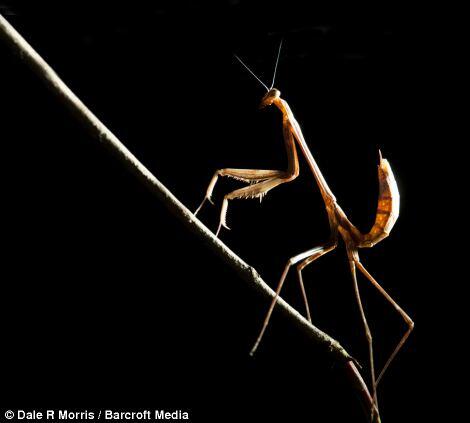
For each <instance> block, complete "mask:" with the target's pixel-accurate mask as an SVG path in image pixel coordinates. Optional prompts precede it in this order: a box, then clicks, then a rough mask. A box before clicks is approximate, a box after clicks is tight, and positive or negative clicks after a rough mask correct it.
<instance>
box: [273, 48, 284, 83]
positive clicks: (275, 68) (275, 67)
mask: <svg viewBox="0 0 470 423" xmlns="http://www.w3.org/2000/svg"><path fill="white" fill-rule="evenodd" d="M282 41H283V40H281V42H280V43H279V50H278V51H277V59H276V64H275V65H274V75H273V82H272V84H271V88H270V90H271V89H272V88H273V87H274V81H275V80H276V72H277V64H278V63H279V56H280V55H281V47H282Z"/></svg>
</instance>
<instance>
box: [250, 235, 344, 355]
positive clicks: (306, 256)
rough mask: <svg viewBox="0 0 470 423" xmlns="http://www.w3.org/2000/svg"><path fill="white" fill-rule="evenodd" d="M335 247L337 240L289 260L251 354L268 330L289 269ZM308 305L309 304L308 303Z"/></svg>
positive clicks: (314, 258)
mask: <svg viewBox="0 0 470 423" xmlns="http://www.w3.org/2000/svg"><path fill="white" fill-rule="evenodd" d="M335 247H336V242H329V243H327V244H324V245H321V246H319V247H315V248H312V249H310V250H308V251H305V252H304V253H301V254H298V255H296V256H294V257H292V258H290V259H289V260H288V262H287V264H286V267H285V268H284V272H282V275H281V279H280V281H279V283H278V285H277V289H276V295H275V296H274V298H273V300H272V302H271V305H270V306H269V309H268V312H267V314H266V317H265V319H264V322H263V326H262V328H261V331H260V333H259V335H258V338H257V339H256V342H255V344H254V346H253V348H252V349H251V351H250V355H253V354H254V353H255V352H256V350H257V348H258V345H259V343H260V342H261V339H262V338H263V335H264V332H265V331H266V328H267V327H268V324H269V320H270V318H271V314H272V312H273V310H274V306H275V305H276V302H277V300H278V298H279V294H280V292H281V289H282V285H284V281H285V279H286V277H287V274H288V273H289V269H290V268H291V267H292V266H294V265H296V264H298V263H300V262H302V263H303V262H305V261H307V260H309V263H311V262H313V261H314V260H316V259H317V258H319V257H321V256H322V255H323V254H325V253H327V252H329V251H331V250H333V249H334V248H335ZM307 264H308V263H307ZM304 267H305V266H304ZM307 307H308V304H307Z"/></svg>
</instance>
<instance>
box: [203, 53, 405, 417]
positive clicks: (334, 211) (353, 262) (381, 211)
mask: <svg viewBox="0 0 470 423" xmlns="http://www.w3.org/2000/svg"><path fill="white" fill-rule="evenodd" d="M278 57H279V56H278ZM239 60H240V59H239ZM240 62H241V60H240ZM241 63H242V64H243V65H244V66H245V67H246V68H247V69H248V70H249V71H250V72H251V73H253V72H252V71H251V70H250V69H249V68H248V67H247V66H246V65H245V64H244V63H243V62H241ZM253 75H254V74H253ZM254 76H255V77H256V75H254ZM256 78H257V77H256ZM257 79H258V78H257ZM273 80H274V78H273ZM260 82H261V83H262V81H260ZM262 84H263V85H264V83H262ZM264 86H265V85H264ZM265 87H266V86H265ZM266 89H267V90H268V92H267V94H266V95H264V96H263V98H262V100H261V104H260V107H266V106H270V105H275V106H276V107H277V108H278V109H279V110H280V111H281V113H282V116H283V118H282V124H283V134H284V140H285V146H286V152H287V162H288V166H287V169H286V170H285V171H281V170H260V169H220V170H217V171H216V172H215V174H214V176H213V177H212V179H211V182H210V184H209V186H208V188H207V192H206V195H205V197H204V199H203V201H202V203H201V205H200V206H199V208H198V209H197V210H196V212H195V213H197V212H198V211H199V210H200V209H201V207H202V205H203V204H204V202H205V201H206V200H208V201H211V196H212V191H213V189H214V187H215V184H216V182H217V178H218V177H219V176H229V177H232V178H236V179H240V180H242V181H245V182H249V183H250V184H251V185H250V186H247V187H244V188H241V189H238V190H235V191H232V192H230V193H228V194H226V195H225V196H224V200H223V203H222V208H221V213H220V222H219V227H218V229H217V234H218V233H219V231H220V229H221V227H222V226H223V227H225V228H227V226H226V214H227V208H228V201H229V200H233V199H237V198H238V199H241V198H260V199H261V198H262V197H263V196H264V195H266V193H267V192H268V191H269V190H271V189H273V188H274V187H276V186H278V185H281V184H283V183H287V182H290V181H292V180H294V179H295V178H296V177H297V176H298V174H299V163H298V157H297V150H296V143H295V142H297V145H298V146H299V148H300V150H301V151H302V154H303V156H304V158H305V160H306V161H307V164H308V165H309V167H310V169H311V171H312V173H313V176H314V178H315V181H316V182H317V185H318V187H319V189H320V193H321V195H322V198H323V201H324V203H325V208H326V212H327V214H328V221H329V225H330V229H331V235H330V238H329V240H328V241H327V242H325V243H324V244H322V245H320V246H317V247H315V248H312V249H310V250H308V251H305V252H303V253H300V254H298V255H296V256H294V257H291V258H290V259H289V260H288V262H287V264H286V266H285V268H284V271H283V273H282V276H281V279H280V281H279V283H278V286H277V289H276V296H275V298H274V299H273V301H272V302H271V305H270V307H269V309H268V312H267V314H266V318H265V320H264V322H263V326H262V328H261V331H260V334H259V336H258V338H257V340H256V342H255V345H254V346H253V348H252V350H251V354H253V353H254V352H255V351H256V349H257V347H258V345H259V343H260V341H261V339H262V337H263V335H264V332H265V330H266V328H267V326H268V323H269V320H270V318H271V314H272V311H273V309H274V306H275V304H276V302H277V298H278V296H279V294H280V291H281V289H282V286H283V284H284V281H285V279H286V276H287V274H288V272H289V270H290V268H291V267H292V266H295V267H296V268H297V274H298V278H299V282H300V288H301V292H302V296H303V299H304V304H305V308H306V314H307V318H308V320H309V321H312V320H311V316H310V308H309V305H308V300H307V296H306V293H305V288H304V283H303V279H302V270H303V269H304V268H305V267H306V266H307V265H309V264H311V263H313V262H314V261H315V260H316V259H318V258H319V257H321V256H322V255H324V254H326V253H328V252H330V251H332V250H334V249H335V248H336V246H337V244H338V234H339V235H340V236H341V238H342V239H343V240H344V242H345V245H346V250H347V255H348V260H349V265H350V270H351V275H352V278H353V283H354V292H355V295H356V301H357V303H358V306H359V310H360V314H361V318H362V321H363V325H364V330H365V334H366V338H367V341H368V346H369V365H370V370H371V386H372V389H373V398H374V404H375V406H374V407H373V409H372V410H371V414H372V416H371V418H372V420H374V417H376V418H377V421H379V420H380V417H379V413H378V404H377V396H376V386H377V384H378V383H379V381H380V379H381V378H382V376H383V374H384V372H385V371H386V370H387V368H388V366H389V365H390V363H391V362H392V360H393V359H394V358H395V356H396V354H397V353H398V351H399V350H400V348H401V347H402V346H403V344H404V343H405V341H406V339H407V338H408V336H409V335H410V333H411V331H412V329H413V327H414V323H413V321H412V320H411V318H410V317H409V316H408V315H407V314H406V313H405V312H404V311H403V310H402V309H401V307H400V306H399V305H398V304H397V303H396V302H395V301H394V300H393V299H392V298H391V297H390V295H389V294H388V293H387V292H386V291H385V290H384V289H383V288H382V286H381V285H380V284H379V283H378V282H377V281H376V280H375V279H374V278H373V276H372V275H371V274H370V273H369V272H368V271H367V269H366V268H365V267H364V265H363V264H362V263H361V262H360V259H359V253H358V250H359V248H370V247H373V246H374V245H375V244H377V243H378V242H380V241H381V240H382V239H384V238H386V237H387V236H388V235H389V233H390V231H391V229H392V228H393V226H394V224H395V222H396V220H397V218H398V214H399V205H400V195H399V192H398V187H397V184H396V181H395V177H394V175H393V172H392V169H391V167H390V164H389V163H388V161H387V160H385V159H383V158H382V155H380V161H379V165H378V178H379V198H378V205H377V212H376V218H375V222H374V224H373V226H372V228H371V230H370V231H369V232H368V233H367V234H363V233H361V232H360V231H359V230H358V229H357V228H356V227H355V226H354V225H353V224H352V223H351V222H350V221H349V219H348V218H347V216H346V214H345V213H344V211H343V210H342V209H341V207H340V206H339V205H338V203H337V201H336V198H335V196H334V195H333V192H332V191H331V189H330V188H329V186H328V184H327V182H326V180H325V178H324V177H323V174H322V173H321V171H320V169H319V167H318V165H317V163H316V161H315V159H314V157H313V155H312V153H311V151H310V149H309V147H308V145H307V143H306V142H305V139H304V136H303V134H302V131H301V129H300V125H299V124H298V122H297V120H296V119H295V117H294V115H293V113H292V111H291V109H290V107H289V105H288V104H287V102H286V101H285V100H283V99H282V98H281V93H280V91H279V90H277V89H275V88H271V89H268V88H267V87H266ZM356 269H359V271H360V272H361V273H362V274H363V275H364V276H365V277H366V278H367V279H368V280H369V281H370V283H371V284H372V285H373V286H374V287H375V288H376V289H377V290H378V291H379V292H380V293H381V294H382V295H383V296H384V297H385V299H386V300H387V301H388V302H389V303H390V304H391V305H392V306H393V307H394V308H395V310H396V311H397V312H398V313H399V314H400V315H401V316H402V317H403V319H404V320H405V322H406V324H407V325H408V329H407V331H406V333H405V334H404V335H403V336H402V338H401V339H400V342H399V343H398V344H397V346H396V347H395V349H394V350H393V352H392V354H391V355H390V357H389V358H388V360H387V361H386V363H385V365H384V367H383V368H382V370H381V372H380V374H379V376H378V378H377V379H376V377H375V370H374V369H375V367H374V357H373V348H372V335H371V331H370V329H369V325H368V322H367V319H366V316H365V313H364V309H363V306H362V301H361V297H360V293H359V287H358V283H357V277H356Z"/></svg>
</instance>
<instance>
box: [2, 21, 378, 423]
mask: <svg viewBox="0 0 470 423" xmlns="http://www.w3.org/2000/svg"><path fill="white" fill-rule="evenodd" d="M0 38H1V39H3V41H4V42H5V43H6V45H7V46H9V47H10V48H11V49H12V50H13V51H14V52H15V53H16V54H18V55H19V57H20V59H21V60H22V61H24V62H25V63H26V64H27V65H28V66H29V67H30V68H31V70H32V71H33V72H34V73H35V74H36V75H37V76H38V77H39V78H40V79H41V80H42V82H44V83H45V84H46V86H47V87H48V88H49V89H50V90H51V91H52V92H53V93H54V94H55V95H56V96H57V97H58V98H59V100H60V101H61V102H62V103H63V104H64V106H66V107H67V108H68V109H69V110H70V111H71V112H72V114H73V115H74V116H75V117H76V118H77V119H78V120H79V121H80V122H81V123H82V124H83V126H84V127H85V128H86V129H87V130H88V131H89V132H90V134H91V135H92V136H93V137H95V138H97V139H98V140H99V141H100V142H102V143H103V144H105V145H106V146H107V147H109V149H110V151H112V152H113V153H114V154H115V155H116V156H117V157H118V158H119V159H120V160H121V161H122V162H123V163H124V164H125V165H126V167H127V168H128V169H129V170H130V171H131V172H132V173H133V174H135V175H136V176H137V177H138V178H139V179H141V181H142V182H143V183H144V184H145V185H146V186H147V187H148V188H149V189H150V191H151V192H152V193H154V194H155V195H156V196H157V197H158V198H159V199H160V201H162V202H163V203H164V204H165V206H166V207H167V208H168V209H169V210H170V211H171V212H172V214H174V215H175V216H176V217H177V218H178V219H180V220H181V221H182V222H183V223H184V224H185V225H186V227H187V228H188V229H189V230H190V231H191V232H193V233H194V234H195V235H197V236H198V237H199V238H201V241H203V242H204V243H206V244H207V245H208V246H209V248H211V249H212V250H213V251H214V252H215V253H216V254H217V255H218V256H219V257H220V258H222V259H223V260H224V261H225V262H226V263H227V264H228V265H229V266H230V267H232V268H233V269H234V270H235V271H236V272H237V273H238V274H239V275H240V277H241V278H242V279H243V280H244V281H245V282H247V283H248V284H249V286H251V287H252V288H254V289H255V290H256V291H258V292H260V293H261V294H262V295H264V296H265V297H268V298H270V299H272V298H274V297H275V293H274V291H273V290H272V289H271V288H270V287H269V286H268V285H267V284H266V282H264V281H263V279H261V277H260V276H259V275H258V273H257V272H256V270H255V269H254V268H253V267H251V266H249V265H248V264H247V263H245V262H244V261H243V260H242V259H241V258H240V257H239V256H237V255H236V254H235V253H234V252H233V251H232V250H230V249H229V248H228V247H227V246H226V245H225V244H224V243H223V242H222V241H221V240H220V239H218V238H216V237H215V236H214V234H213V233H212V232H211V231H210V230H209V229H208V228H207V227H206V226H204V225H203V224H202V223H201V221H199V219H197V218H196V217H195V216H194V215H193V214H192V213H191V211H190V210H189V209H187V208H186V207H185V206H184V205H183V204H182V203H181V202H180V201H179V200H178V199H177V198H176V197H175V196H174V195H173V194H172V193H171V192H170V191H169V190H168V189H167V188H166V187H165V186H164V185H163V184H162V183H161V182H160V181H159V180H158V179H157V178H156V177H155V176H154V175H153V174H152V173H151V172H150V171H149V170H148V169H147V168H146V167H145V166H144V165H143V164H142V163H141V162H140V161H139V160H138V159H137V157H135V156H134V155H133V154H132V153H131V152H130V151H129V150H128V149H127V148H126V147H125V145H124V144H123V143H122V142H121V141H119V139H118V138H117V137H116V136H115V135H114V134H113V133H112V132H111V131H110V130H109V129H108V128H107V127H106V126H105V125H104V124H103V123H102V122H101V121H100V120H99V119H98V118H97V117H96V116H95V115H94V114H93V113H92V112H91V111H90V109H88V108H87V107H86V106H85V104H83V103H82V101H81V100H80V99H79V98H78V97H77V96H76V95H75V94H74V93H73V92H72V90H71V89H70V88H69V87H68V86H67V85H66V84H65V83H64V82H63V81H62V79H60V77H59V76H58V75H57V74H56V73H55V71H54V70H53V69H52V68H51V67H50V66H49V65H48V64H47V63H46V61H45V60H44V59H43V58H42V57H41V56H40V55H39V54H38V53H37V52H36V51H35V50H34V49H33V48H32V47H31V45H30V44H29V43H28V42H27V41H26V40H25V39H24V38H23V37H22V36H21V35H20V34H19V33H18V32H17V31H16V30H15V29H14V28H13V27H12V26H11V25H10V24H9V23H8V22H7V21H6V20H5V18H4V17H3V16H2V15H1V14H0ZM277 305H278V306H279V309H280V310H282V312H283V313H284V315H285V316H286V317H288V318H289V319H290V320H291V321H292V323H294V324H295V325H296V326H298V327H299V328H301V329H302V330H303V332H304V333H305V335H306V336H308V337H309V338H310V339H311V340H312V341H315V342H317V343H318V344H319V345H321V346H323V347H325V348H327V349H328V351H329V353H330V354H331V355H332V356H334V357H335V359H336V360H337V361H339V362H340V363H342V364H343V365H344V366H345V370H346V373H347V375H348V377H349V379H350V381H351V384H352V385H353V387H354V388H355V390H356V392H357V393H358V395H359V397H360V399H361V402H362V405H363V407H364V409H365V410H367V415H368V416H369V412H370V410H371V406H372V398H371V395H370V393H369V390H368V389H367V386H366V384H365V383H364V380H363V378H362V376H361V374H360V373H359V371H358V370H357V367H356V365H355V363H354V360H353V358H352V357H351V356H350V355H349V354H348V352H347V351H346V350H345V349H344V348H343V347H342V346H341V345H340V344H339V342H338V341H336V340H334V339H333V338H331V337H330V336H329V335H327V334H326V333H325V332H323V331H321V330H320V329H318V328H317V327H315V326H314V325H312V324H311V323H309V322H308V321H307V320H306V319H305V318H304V317H302V315H301V314H300V313H299V312H298V311H297V310H295V309H294V308H293V307H291V306H290V305H289V304H288V303H286V302H285V301H284V300H283V299H282V298H278V300H277ZM377 423H378V422H377Z"/></svg>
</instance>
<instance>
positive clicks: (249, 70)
mask: <svg viewBox="0 0 470 423" xmlns="http://www.w3.org/2000/svg"><path fill="white" fill-rule="evenodd" d="M234 56H235V57H236V58H237V60H238V61H239V62H240V63H241V64H242V65H243V66H244V67H245V68H246V69H247V70H248V72H250V73H251V74H252V75H253V76H254V77H255V78H256V79H257V80H258V81H259V82H260V83H261V85H263V87H264V88H266V91H269V88H268V86H267V85H266V84H265V83H264V82H263V81H261V79H259V78H258V77H257V76H256V75H255V74H254V72H253V71H252V70H251V69H250V68H249V67H248V66H247V65H245V63H243V60H242V59H240V58H239V57H238V56H237V55H236V54H234ZM278 58H279V56H278ZM276 65H277V63H276Z"/></svg>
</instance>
